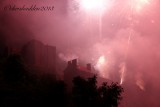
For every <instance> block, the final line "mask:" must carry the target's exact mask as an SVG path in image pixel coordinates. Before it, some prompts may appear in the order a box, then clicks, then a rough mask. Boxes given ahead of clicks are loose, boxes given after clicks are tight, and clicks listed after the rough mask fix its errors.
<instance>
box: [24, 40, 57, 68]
mask: <svg viewBox="0 0 160 107" xmlns="http://www.w3.org/2000/svg"><path fill="white" fill-rule="evenodd" d="M21 54H22V57H23V58H24V60H25V62H26V63H27V64H28V65H29V66H31V67H37V68H41V69H45V70H48V71H50V70H52V71H56V47H54V46H49V45H44V44H43V43H42V42H40V41H37V40H32V41H30V42H28V43H27V44H26V45H24V46H23V48H22V50H21Z"/></svg>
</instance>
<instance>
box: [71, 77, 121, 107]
mask: <svg viewBox="0 0 160 107" xmlns="http://www.w3.org/2000/svg"><path fill="white" fill-rule="evenodd" d="M96 83H97V76H93V77H91V78H88V79H87V80H86V79H84V78H82V77H80V76H78V77H75V78H74V79H73V84H74V86H73V91H72V92H73V100H74V103H75V106H77V107H82V106H91V107H117V106H118V104H119V101H120V100H121V99H122V96H121V93H122V92H123V88H122V87H121V86H120V85H118V83H112V84H111V85H108V84H107V83H106V82H104V83H103V84H102V86H100V87H97V85H96Z"/></svg>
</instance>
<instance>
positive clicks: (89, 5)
mask: <svg viewBox="0 0 160 107" xmlns="http://www.w3.org/2000/svg"><path fill="white" fill-rule="evenodd" d="M81 5H82V7H83V8H85V9H87V10H95V9H102V8H104V0H82V2H81Z"/></svg>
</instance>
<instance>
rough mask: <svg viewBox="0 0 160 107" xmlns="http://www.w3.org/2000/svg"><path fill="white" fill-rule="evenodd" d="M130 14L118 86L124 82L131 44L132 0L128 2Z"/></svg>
mask: <svg viewBox="0 0 160 107" xmlns="http://www.w3.org/2000/svg"><path fill="white" fill-rule="evenodd" d="M130 4H131V5H130V12H129V13H130V14H129V16H131V23H130V29H129V35H128V41H127V46H126V52H125V55H124V64H123V65H122V69H121V70H120V73H121V79H120V84H123V82H124V78H125V73H126V65H127V58H128V52H129V48H130V42H131V37H132V36H133V31H132V28H133V15H134V13H133V5H132V4H133V0H130Z"/></svg>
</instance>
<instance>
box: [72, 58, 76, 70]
mask: <svg viewBox="0 0 160 107" xmlns="http://www.w3.org/2000/svg"><path fill="white" fill-rule="evenodd" d="M72 67H73V68H77V59H73V60H72Z"/></svg>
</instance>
